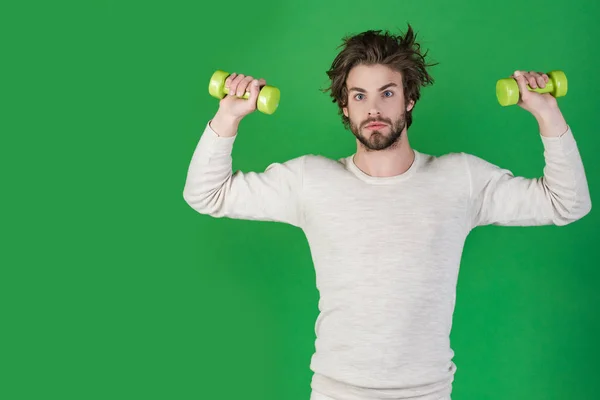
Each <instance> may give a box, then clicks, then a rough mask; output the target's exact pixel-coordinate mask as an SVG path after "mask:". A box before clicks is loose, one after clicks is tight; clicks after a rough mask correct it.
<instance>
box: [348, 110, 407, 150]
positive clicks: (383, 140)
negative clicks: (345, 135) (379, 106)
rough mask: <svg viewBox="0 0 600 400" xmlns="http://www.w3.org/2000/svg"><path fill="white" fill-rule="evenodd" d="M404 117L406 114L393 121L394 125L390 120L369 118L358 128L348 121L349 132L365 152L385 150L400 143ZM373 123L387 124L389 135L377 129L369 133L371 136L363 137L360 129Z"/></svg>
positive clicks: (404, 123)
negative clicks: (389, 128) (363, 147)
mask: <svg viewBox="0 0 600 400" xmlns="http://www.w3.org/2000/svg"><path fill="white" fill-rule="evenodd" d="M405 116H406V113H404V114H403V115H401V116H400V117H399V118H398V119H397V120H396V121H394V123H392V121H391V120H390V119H386V118H369V119H366V120H364V121H363V122H362V123H361V124H360V127H359V126H358V125H357V124H356V123H354V122H353V121H350V130H351V131H352V133H353V134H354V136H356V138H357V139H358V141H359V142H361V143H362V144H363V146H365V148H366V149H367V151H378V150H385V149H387V148H389V147H392V146H396V145H397V144H398V143H399V142H400V139H401V138H402V131H404V127H405V126H406V118H405ZM373 122H382V123H385V124H387V125H388V126H390V127H391V130H390V133H388V134H385V133H383V132H382V131H380V130H378V129H377V130H373V131H371V135H370V136H369V137H366V136H364V135H363V134H362V133H361V129H362V128H364V127H365V126H366V125H368V124H370V123H373ZM387 128H388V127H387V126H386V127H385V128H383V129H387Z"/></svg>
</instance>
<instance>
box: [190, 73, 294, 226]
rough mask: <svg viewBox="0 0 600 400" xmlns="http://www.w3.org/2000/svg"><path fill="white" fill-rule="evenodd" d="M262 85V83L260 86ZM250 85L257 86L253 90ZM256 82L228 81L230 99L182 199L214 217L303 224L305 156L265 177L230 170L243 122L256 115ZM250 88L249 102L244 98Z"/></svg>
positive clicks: (212, 125)
mask: <svg viewBox="0 0 600 400" xmlns="http://www.w3.org/2000/svg"><path fill="white" fill-rule="evenodd" d="M261 81H262V83H263V84H264V83H265V82H264V80H261ZM252 82H257V83H258V84H256V85H254V84H252ZM260 83H261V82H258V81H255V80H253V79H252V77H245V76H244V75H238V76H237V77H230V78H228V81H227V84H228V85H230V93H231V94H230V95H228V96H227V97H226V98H224V99H223V100H221V104H220V108H219V111H217V113H216V115H215V117H214V118H213V119H211V120H210V121H209V122H208V123H207V125H206V128H205V130H204V132H203V133H202V136H201V137H200V140H199V142H198V145H197V146H196V149H195V151H194V153H193V155H192V159H191V162H190V165H189V168H188V173H187V178H186V182H185V187H184V190H183V197H184V199H185V201H186V202H187V204H189V205H190V207H192V208H193V209H194V210H196V211H198V212H199V213H201V214H207V215H210V216H213V217H217V218H221V217H228V218H234V219H247V220H261V221H275V222H284V223H288V224H291V225H294V226H298V227H301V226H302V224H303V202H302V185H303V177H304V160H305V158H304V156H303V157H298V158H295V159H292V160H289V161H287V162H284V163H272V164H270V165H269V166H268V167H267V168H266V170H265V171H263V172H245V173H244V172H242V171H235V172H234V171H233V170H232V157H231V154H232V149H233V143H234V141H235V139H236V137H237V131H238V127H239V124H240V121H241V120H242V118H243V117H244V116H245V115H247V114H249V113H251V112H253V111H255V110H256V98H257V96H258V91H259V84H260ZM247 86H250V97H249V99H248V100H244V99H241V98H237V97H236V88H237V89H238V91H239V92H240V93H238V95H239V96H241V95H243V94H244V92H245V91H246V87H247Z"/></svg>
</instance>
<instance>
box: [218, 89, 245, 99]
mask: <svg viewBox="0 0 600 400" xmlns="http://www.w3.org/2000/svg"><path fill="white" fill-rule="evenodd" d="M223 93H225V94H229V88H228V87H224V88H223ZM236 97H238V98H241V99H246V100H248V99H249V98H250V92H245V93H244V94H243V95H242V96H236Z"/></svg>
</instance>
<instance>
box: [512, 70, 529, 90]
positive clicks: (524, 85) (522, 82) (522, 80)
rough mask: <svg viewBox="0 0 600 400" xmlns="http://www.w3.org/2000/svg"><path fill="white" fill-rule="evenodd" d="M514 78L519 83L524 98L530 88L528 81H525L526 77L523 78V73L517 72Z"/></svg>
mask: <svg viewBox="0 0 600 400" xmlns="http://www.w3.org/2000/svg"><path fill="white" fill-rule="evenodd" d="M513 78H514V79H515V80H516V81H517V85H518V86H519V92H521V96H523V94H527V92H528V91H529V88H528V87H527V81H526V80H525V77H524V76H523V74H522V73H521V71H515V73H514V74H513Z"/></svg>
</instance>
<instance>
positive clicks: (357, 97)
mask: <svg viewBox="0 0 600 400" xmlns="http://www.w3.org/2000/svg"><path fill="white" fill-rule="evenodd" d="M359 96H360V98H359ZM362 96H364V95H363V94H362V93H357V94H355V95H354V100H362Z"/></svg>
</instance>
